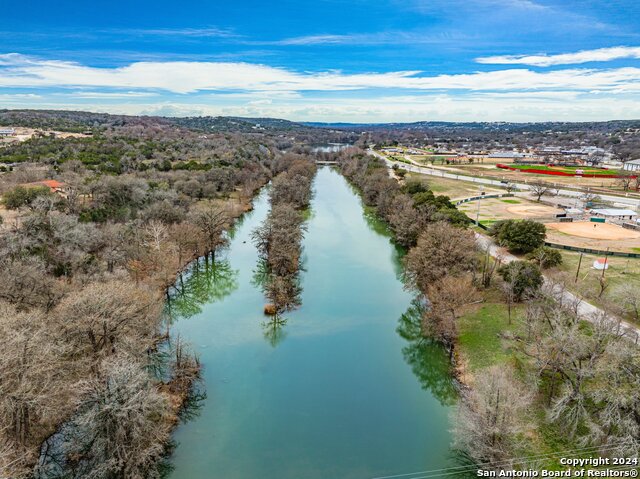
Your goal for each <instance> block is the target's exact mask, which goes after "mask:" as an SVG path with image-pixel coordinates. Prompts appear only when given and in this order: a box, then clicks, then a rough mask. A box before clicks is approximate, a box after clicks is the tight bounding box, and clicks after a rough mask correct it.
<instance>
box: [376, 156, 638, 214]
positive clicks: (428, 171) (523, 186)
mask: <svg viewBox="0 0 640 479" xmlns="http://www.w3.org/2000/svg"><path fill="white" fill-rule="evenodd" d="M367 153H369V154H370V155H373V156H375V157H377V158H380V159H381V160H383V161H384V162H385V163H386V164H387V166H389V167H391V166H393V165H398V166H399V167H400V168H402V169H403V170H407V171H412V172H415V173H420V174H423V175H430V176H439V177H441V178H450V179H452V180H461V181H469V182H472V183H479V184H483V185H491V186H498V187H501V188H504V187H505V184H504V183H502V182H500V181H498V180H492V179H489V178H478V177H476V176H465V175H458V174H455V173H447V172H446V171H444V170H438V169H435V168H429V167H426V166H418V165H413V164H412V165H408V164H406V163H402V162H396V161H391V160H389V159H388V158H387V157H386V156H384V155H381V154H380V153H378V152H376V151H374V150H371V149H369V150H367ZM510 183H511V184H513V185H515V186H516V187H517V188H518V189H520V190H530V189H531V186H530V185H528V184H527V183H516V182H513V181H512V182H510ZM558 192H559V194H560V196H567V197H571V198H580V197H581V196H582V195H583V193H582V192H580V191H574V190H564V189H559V190H558ZM598 196H599V197H600V198H602V199H603V200H605V201H610V202H613V203H619V204H624V205H628V206H632V207H634V208H638V207H640V199H636V198H626V197H624V196H615V195H603V194H598Z"/></svg>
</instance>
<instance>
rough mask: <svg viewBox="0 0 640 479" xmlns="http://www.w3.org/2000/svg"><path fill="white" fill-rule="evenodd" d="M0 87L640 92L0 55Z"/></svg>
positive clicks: (613, 79)
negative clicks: (103, 65) (88, 62)
mask: <svg viewBox="0 0 640 479" xmlns="http://www.w3.org/2000/svg"><path fill="white" fill-rule="evenodd" d="M0 87H5V88H12V87H21V88H26V87H33V88H37V87H69V88H110V89H127V90H147V91H158V90H163V91H168V92H173V93H180V94H187V93H194V92H199V91H212V92H309V91H348V90H366V89H402V90H425V91H428V90H441V91H447V90H470V91H513V90H522V91H529V90H579V91H591V90H601V91H617V92H626V91H639V90H640V68H634V67H627V68H617V69H600V70H598V69H566V70H557V71H550V72H534V71H531V70H528V69H508V70H497V71H490V72H474V73H465V74H448V75H436V76H426V75H424V74H423V72H419V71H394V72H385V73H357V74H345V73H342V72H340V71H324V72H296V71H293V70H288V69H285V68H275V67H270V66H267V65H260V64H251V63H241V62H195V61H175V62H174V61H167V62H159V61H156V62H151V61H150V62H137V63H131V64H129V65H127V66H123V67H117V68H96V67H90V66H85V65H82V64H79V63H75V62H66V61H58V60H39V59H36V58H33V57H27V56H23V55H17V54H8V55H0Z"/></svg>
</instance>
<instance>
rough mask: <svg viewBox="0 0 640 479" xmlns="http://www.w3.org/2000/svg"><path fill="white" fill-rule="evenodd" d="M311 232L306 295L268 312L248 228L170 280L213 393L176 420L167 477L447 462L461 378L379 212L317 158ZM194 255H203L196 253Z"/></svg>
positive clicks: (180, 318) (259, 201)
mask: <svg viewBox="0 0 640 479" xmlns="http://www.w3.org/2000/svg"><path fill="white" fill-rule="evenodd" d="M314 190H315V195H314V199H313V201H312V205H311V210H312V211H311V216H310V218H309V220H308V232H307V233H306V236H305V240H304V272H303V274H302V285H303V288H304V291H303V294H302V303H303V304H302V307H301V308H299V309H298V310H296V311H293V312H291V313H288V314H287V315H286V317H287V323H286V324H285V325H284V326H282V327H281V328H278V329H274V328H272V327H269V326H267V325H266V324H265V317H264V316H263V315H262V309H263V306H264V303H265V300H264V298H263V295H262V292H261V291H260V288H259V287H258V286H256V285H255V281H254V280H253V274H254V273H253V272H254V271H255V270H256V266H257V263H258V257H257V253H256V250H255V248H254V246H253V245H252V243H251V232H252V231H253V230H254V229H255V228H256V227H257V226H258V225H259V224H260V223H261V222H262V221H263V220H264V218H265V216H266V214H267V213H268V208H269V204H268V196H267V194H266V192H265V191H263V192H262V194H261V195H260V196H259V197H258V198H256V200H255V202H254V210H253V211H252V212H251V213H248V214H247V215H245V216H244V217H243V218H242V219H241V221H239V222H238V224H237V226H236V228H235V231H234V233H233V238H232V241H231V244H230V246H229V248H228V250H227V251H225V252H224V253H222V254H219V255H218V258H216V261H215V263H213V264H212V263H211V262H210V261H209V262H205V261H204V260H201V261H200V262H199V263H198V264H197V265H194V267H192V268H191V270H190V271H189V272H187V273H186V274H185V275H183V276H184V277H183V278H181V279H180V280H179V281H178V282H177V283H176V286H175V288H174V290H173V291H172V294H171V296H172V299H171V301H170V302H169V305H168V309H170V310H171V313H172V316H173V318H174V322H173V325H172V332H173V334H174V335H178V334H179V335H180V336H181V337H182V338H183V339H185V340H186V341H187V342H189V343H190V344H191V345H192V347H193V349H194V350H195V351H196V352H197V354H198V355H199V356H200V359H201V362H202V364H203V367H204V369H203V379H204V385H205V387H206V391H207V397H206V399H205V400H204V401H203V402H202V404H201V409H200V412H199V414H198V415H197V416H196V417H194V418H192V419H191V420H189V421H187V422H185V423H184V424H182V425H180V426H179V427H178V429H177V430H176V432H175V434H174V439H175V441H176V443H177V447H176V449H175V452H174V454H173V456H172V459H171V462H172V465H173V468H174V469H173V472H172V473H171V474H170V477H171V478H172V479H208V478H211V479H250V478H251V479H253V478H256V479H258V478H260V479H320V478H322V479H372V478H379V477H383V476H391V475H399V474H407V475H406V476H400V477H401V478H405V479H410V478H411V477H419V476H420V474H411V475H409V474H408V473H413V472H416V471H424V470H433V469H439V468H443V467H447V466H449V465H451V457H450V442H451V438H450V433H449V428H450V412H451V408H452V407H453V405H454V404H455V400H456V392H455V388H454V385H453V381H452V379H451V376H450V374H449V371H448V365H447V358H446V355H445V353H444V352H443V351H442V349H441V348H439V347H438V346H435V345H432V344H430V343H428V342H426V341H424V340H421V339H420V338H419V335H417V334H415V333H416V328H418V321H419V319H418V317H417V316H416V315H415V314H412V312H413V310H412V308H411V306H412V295H411V294H410V293H409V292H407V291H405V290H404V289H403V285H402V282H401V281H400V279H399V273H400V267H399V255H400V254H401V253H400V251H398V250H397V249H396V248H395V247H394V245H393V244H392V243H391V241H390V237H389V234H388V232H387V231H386V229H385V227H384V225H382V224H381V223H379V222H378V221H377V220H376V219H375V218H373V217H371V215H368V214H367V213H366V212H365V210H364V209H363V206H362V203H361V201H360V199H359V197H358V195H357V194H356V193H355V192H354V191H353V189H352V188H351V187H350V186H349V185H348V183H347V182H346V180H345V179H344V178H343V177H342V176H341V175H340V174H339V173H337V172H336V171H334V170H332V169H329V168H326V167H325V168H322V169H320V170H319V171H318V175H317V177H316V179H315V183H314ZM196 266H197V267H196Z"/></svg>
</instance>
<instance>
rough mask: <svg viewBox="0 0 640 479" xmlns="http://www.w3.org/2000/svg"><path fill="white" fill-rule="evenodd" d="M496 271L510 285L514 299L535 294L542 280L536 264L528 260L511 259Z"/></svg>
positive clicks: (520, 299)
mask: <svg viewBox="0 0 640 479" xmlns="http://www.w3.org/2000/svg"><path fill="white" fill-rule="evenodd" d="M498 273H500V276H502V279H504V280H505V282H507V284H509V285H510V287H511V289H512V293H513V297H514V299H515V300H516V301H522V299H524V298H526V297H530V296H535V294H536V293H537V292H538V290H539V289H540V286H542V282H543V278H542V273H541V272H540V268H539V267H538V265H536V264H535V263H530V262H528V261H513V262H511V263H509V264H506V265H504V266H502V267H501V268H500V269H499V270H498Z"/></svg>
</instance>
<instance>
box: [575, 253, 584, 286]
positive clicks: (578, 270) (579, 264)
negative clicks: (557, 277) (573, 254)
mask: <svg viewBox="0 0 640 479" xmlns="http://www.w3.org/2000/svg"><path fill="white" fill-rule="evenodd" d="M583 256H584V253H580V259H579V260H578V269H577V271H576V280H575V282H576V283H577V282H578V275H579V274H580V266H581V265H582V257H583Z"/></svg>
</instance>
